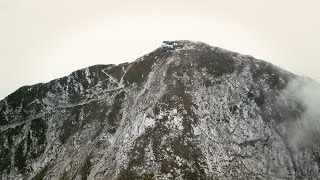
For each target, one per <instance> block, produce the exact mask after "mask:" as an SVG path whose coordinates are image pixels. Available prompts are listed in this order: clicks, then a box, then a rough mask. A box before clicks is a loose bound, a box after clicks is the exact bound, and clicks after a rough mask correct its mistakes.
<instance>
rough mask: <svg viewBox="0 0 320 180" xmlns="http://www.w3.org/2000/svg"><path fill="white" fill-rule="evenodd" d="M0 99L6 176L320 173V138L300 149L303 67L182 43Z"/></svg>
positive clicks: (0, 155) (0, 157)
mask: <svg viewBox="0 0 320 180" xmlns="http://www.w3.org/2000/svg"><path fill="white" fill-rule="evenodd" d="M175 43H176V45H177V46H176V47H177V48H176V49H175V50H173V51H168V52H167V51H166V50H165V49H164V48H158V49H156V50H155V51H153V52H151V53H150V54H147V55H145V56H143V57H141V58H139V59H137V60H136V61H134V62H132V63H124V64H120V65H117V66H116V65H96V66H92V67H88V68H86V69H81V70H78V71H76V72H73V73H72V74H70V75H69V76H66V77H63V78H60V79H56V80H53V81H51V82H49V83H44V84H36V85H33V86H25V87H22V88H20V89H18V90H17V91H15V92H14V93H12V94H10V95H9V96H7V97H6V98H5V99H3V100H2V101H1V102H0V162H1V163H0V178H1V179H119V180H121V179H190V180H191V179H192V180H194V179H319V178H320V173H319V166H320V160H319V158H320V149H319V143H318V142H319V141H317V140H316V138H315V140H310V141H311V142H312V143H309V144H308V145H306V146H299V147H297V146H291V145H290V143H289V141H288V138H290V136H291V135H292V134H294V132H293V131H292V126H295V123H296V122H297V121H299V117H300V116H301V114H302V113H303V111H304V107H303V106H302V105H301V104H299V103H298V102H295V101H294V100H292V99H290V98H288V97H286V96H285V95H283V94H282V93H281V92H282V91H283V89H284V88H285V87H286V86H287V84H288V83H289V81H290V80H292V79H294V78H296V77H297V76H296V75H294V74H291V73H289V72H286V71H284V70H282V69H280V68H278V67H275V66H274V65H272V64H270V63H267V62H264V61H262V60H257V59H254V58H253V57H250V56H244V55H241V54H238V53H234V52H230V51H227V50H223V49H221V48H217V47H211V46H209V45H207V44H204V43H201V42H191V41H175Z"/></svg>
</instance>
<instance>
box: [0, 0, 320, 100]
mask: <svg viewBox="0 0 320 180" xmlns="http://www.w3.org/2000/svg"><path fill="white" fill-rule="evenodd" d="M319 8H320V1H319V0H299V1H297V0H268V1H267V0H265V1H262V0H241V1H239V0H223V1H221V0H219V1H215V0H194V1H188V0H181V1H180V0H177V1H172V0H161V1H159V0H157V1H152V0H134V1H133V0H131V1H129V0H127V1H124V0H114V1H110V0H86V1H85V0H0V67H1V71H0V87H1V88H0V99H2V98H4V97H5V96H7V95H8V94H10V93H12V92H13V91H15V90H16V89H17V88H19V87H21V86H23V85H31V84H35V83H39V82H48V81H49V80H52V79H55V78H58V77H62V76H65V75H68V74H70V73H71V72H72V71H74V70H77V69H79V68H84V67H87V66H91V65H94V64H111V63H112V64H119V63H122V62H130V61H133V60H135V59H136V58H138V57H140V56H142V55H143V54H145V53H148V52H150V51H152V50H153V49H155V48H157V47H158V46H160V44H161V42H162V41H163V40H179V39H186V40H197V41H203V42H205V43H208V44H210V45H212V46H219V47H222V48H225V49H229V50H232V51H236V52H239V53H242V54H249V55H253V56H254V57H256V58H259V59H263V60H266V61H269V62H272V63H273V64H276V65H278V66H281V67H282V68H285V69H287V70H290V71H292V72H294V73H296V74H299V75H304V76H310V77H312V78H314V79H317V80H320V59H319V52H320V34H319V33H320V11H319Z"/></svg>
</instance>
